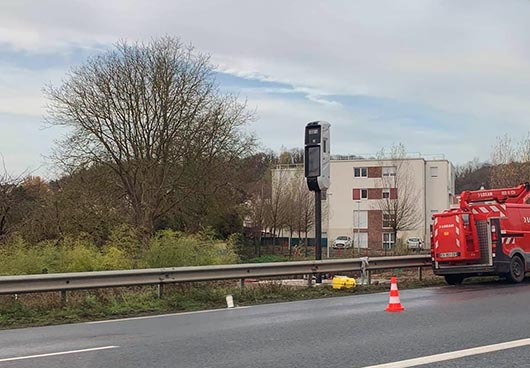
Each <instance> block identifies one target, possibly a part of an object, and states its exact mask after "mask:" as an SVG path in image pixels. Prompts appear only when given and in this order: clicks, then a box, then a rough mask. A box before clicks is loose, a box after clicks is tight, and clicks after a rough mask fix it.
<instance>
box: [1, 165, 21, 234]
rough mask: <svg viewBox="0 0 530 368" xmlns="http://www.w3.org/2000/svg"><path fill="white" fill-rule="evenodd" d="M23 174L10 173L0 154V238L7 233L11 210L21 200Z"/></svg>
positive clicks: (13, 209)
mask: <svg viewBox="0 0 530 368" xmlns="http://www.w3.org/2000/svg"><path fill="white" fill-rule="evenodd" d="M24 175H25V174H20V175H12V174H10V173H9V172H8V171H7V168H6V166H5V162H4V158H3V156H1V155H0V239H2V238H3V237H5V236H6V235H8V234H9V232H10V228H11V225H12V222H13V221H12V218H13V212H14V211H15V208H16V207H17V205H18V204H20V202H21V201H22V200H23V188H22V187H21V184H22V182H23V181H24Z"/></svg>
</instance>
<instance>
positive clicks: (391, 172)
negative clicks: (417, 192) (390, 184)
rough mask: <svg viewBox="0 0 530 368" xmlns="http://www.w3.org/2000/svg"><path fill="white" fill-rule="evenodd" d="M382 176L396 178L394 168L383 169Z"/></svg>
mask: <svg viewBox="0 0 530 368" xmlns="http://www.w3.org/2000/svg"><path fill="white" fill-rule="evenodd" d="M383 176H396V168H395V167H394V166H388V167H383Z"/></svg>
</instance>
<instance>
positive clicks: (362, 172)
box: [353, 167, 368, 178]
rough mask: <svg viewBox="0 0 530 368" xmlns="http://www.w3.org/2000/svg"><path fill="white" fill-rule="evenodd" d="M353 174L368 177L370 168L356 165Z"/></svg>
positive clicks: (358, 176) (356, 176) (357, 176)
mask: <svg viewBox="0 0 530 368" xmlns="http://www.w3.org/2000/svg"><path fill="white" fill-rule="evenodd" d="M353 176H354V177H355V178H367V177H368V168H367V167H354V168H353Z"/></svg>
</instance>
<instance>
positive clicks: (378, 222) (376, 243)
mask: <svg viewBox="0 0 530 368" xmlns="http://www.w3.org/2000/svg"><path fill="white" fill-rule="evenodd" d="M382 227H383V212H382V211H381V210H371V211H368V248H370V249H380V248H381V247H382V241H383V240H382V239H383V235H382V231H381V229H382Z"/></svg>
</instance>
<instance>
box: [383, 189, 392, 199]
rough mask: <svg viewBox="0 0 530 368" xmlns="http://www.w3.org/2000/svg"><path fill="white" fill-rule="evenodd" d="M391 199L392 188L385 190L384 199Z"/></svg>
mask: <svg viewBox="0 0 530 368" xmlns="http://www.w3.org/2000/svg"><path fill="white" fill-rule="evenodd" d="M389 198H390V188H383V199H389Z"/></svg>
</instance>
